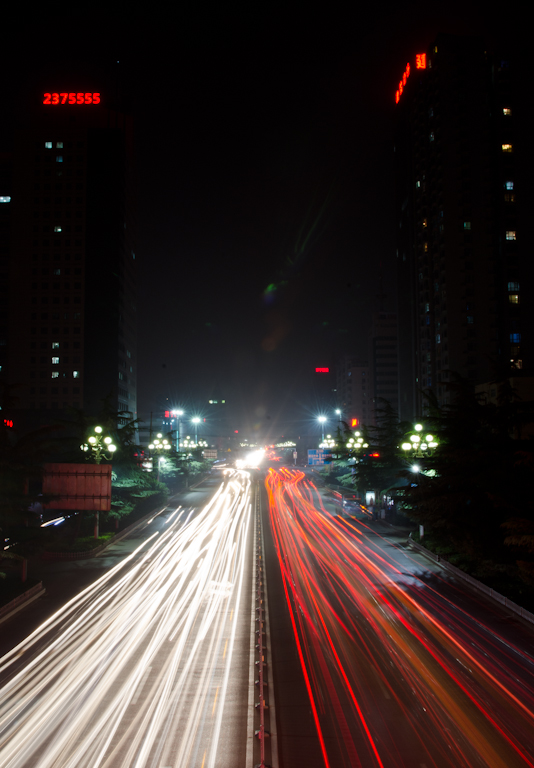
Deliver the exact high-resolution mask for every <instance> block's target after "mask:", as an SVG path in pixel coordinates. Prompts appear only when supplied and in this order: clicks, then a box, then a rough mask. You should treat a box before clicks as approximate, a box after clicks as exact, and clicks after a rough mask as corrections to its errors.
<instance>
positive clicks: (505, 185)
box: [504, 181, 514, 189]
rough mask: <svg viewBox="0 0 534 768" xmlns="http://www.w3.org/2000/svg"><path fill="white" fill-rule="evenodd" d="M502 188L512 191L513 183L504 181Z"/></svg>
mask: <svg viewBox="0 0 534 768" xmlns="http://www.w3.org/2000/svg"><path fill="white" fill-rule="evenodd" d="M504 188H505V189H513V188H514V182H513V181H505V182H504Z"/></svg>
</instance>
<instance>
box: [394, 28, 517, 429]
mask: <svg viewBox="0 0 534 768" xmlns="http://www.w3.org/2000/svg"><path fill="white" fill-rule="evenodd" d="M395 100H396V101H397V104H396V107H395V110H396V138H395V157H396V188H397V200H396V218H397V263H398V315H399V318H398V319H399V340H398V349H399V392H400V401H399V407H400V415H401V418H405V419H412V418H413V417H415V416H416V415H418V414H421V413H423V412H424V407H425V399H424V393H425V392H428V391H432V392H433V394H434V395H435V396H436V398H437V401H438V403H439V404H441V405H446V404H448V403H449V402H450V393H449V392H448V390H447V382H449V381H450V379H451V376H452V375H453V372H455V373H458V374H460V375H461V376H462V377H465V378H467V379H468V380H469V381H471V382H472V384H473V386H475V385H476V384H479V383H482V382H486V381H489V380H491V379H492V378H493V377H494V376H495V373H496V370H497V369H499V370H500V371H506V370H508V371H512V370H514V369H519V368H521V367H523V366H524V365H525V364H526V363H525V354H526V352H525V336H526V335H528V334H529V330H528V323H527V322H525V309H526V303H527V302H525V301H524V299H525V288H526V287H528V286H526V280H527V278H526V275H525V272H524V264H523V262H522V258H521V254H522V253H524V250H522V249H524V247H525V241H526V239H527V232H526V228H525V227H522V225H521V222H520V218H519V215H518V212H517V211H518V208H517V201H518V197H519V196H520V195H521V193H522V191H521V189H520V188H519V185H518V175H517V167H518V161H519V160H520V154H521V148H520V143H519V141H518V130H517V120H516V117H517V115H516V106H517V105H516V102H515V100H514V91H513V66H512V63H511V62H510V61H509V60H508V59H507V57H505V56H497V55H495V56H490V55H489V54H488V53H487V52H486V50H485V47H484V44H483V42H482V40H480V39H478V38H468V37H456V36H453V35H439V36H438V37H437V39H436V41H435V43H434V44H433V45H432V46H430V48H429V49H428V51H426V52H425V53H421V54H418V55H417V56H416V57H414V58H413V60H412V61H410V62H409V64H408V65H406V68H405V69H404V72H403V73H402V78H401V80H400V82H399V85H398V88H397V92H396V96H395ZM529 364H530V365H531V364H532V363H531V362H530V363H529Z"/></svg>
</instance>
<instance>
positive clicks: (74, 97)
mask: <svg viewBox="0 0 534 768" xmlns="http://www.w3.org/2000/svg"><path fill="white" fill-rule="evenodd" d="M43 104H52V105H54V106H55V105H57V104H100V94H99V93H45V94H43Z"/></svg>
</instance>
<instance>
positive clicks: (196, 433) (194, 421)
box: [191, 416, 200, 443]
mask: <svg viewBox="0 0 534 768" xmlns="http://www.w3.org/2000/svg"><path fill="white" fill-rule="evenodd" d="M191 421H192V422H193V424H194V425H195V443H196V442H198V425H199V424H200V416H193V418H192V419H191Z"/></svg>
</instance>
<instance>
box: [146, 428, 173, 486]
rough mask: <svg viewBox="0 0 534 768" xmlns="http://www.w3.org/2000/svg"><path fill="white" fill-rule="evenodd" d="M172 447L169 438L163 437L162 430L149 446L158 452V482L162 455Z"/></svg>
mask: <svg viewBox="0 0 534 768" xmlns="http://www.w3.org/2000/svg"><path fill="white" fill-rule="evenodd" d="M171 447H172V446H171V444H170V442H169V441H168V440H167V439H165V438H163V435H162V434H161V432H158V436H157V437H156V439H155V440H154V442H152V443H150V445H149V446H148V449H149V450H150V451H152V453H155V454H156V459H157V463H158V474H157V482H158V483H159V470H160V466H161V462H162V458H163V456H162V455H163V454H164V453H166V452H167V451H170V450H171Z"/></svg>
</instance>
